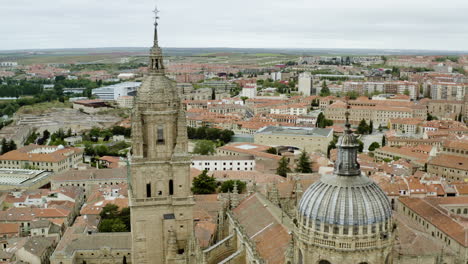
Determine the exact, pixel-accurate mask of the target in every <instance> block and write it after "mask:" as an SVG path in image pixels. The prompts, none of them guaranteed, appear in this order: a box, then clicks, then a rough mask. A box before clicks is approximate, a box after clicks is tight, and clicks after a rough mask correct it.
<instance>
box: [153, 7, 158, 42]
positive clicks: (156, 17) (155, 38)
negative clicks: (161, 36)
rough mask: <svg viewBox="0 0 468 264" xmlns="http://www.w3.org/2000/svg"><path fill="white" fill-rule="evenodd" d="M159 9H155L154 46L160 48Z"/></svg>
mask: <svg viewBox="0 0 468 264" xmlns="http://www.w3.org/2000/svg"><path fill="white" fill-rule="evenodd" d="M159 12H160V11H159V9H158V7H157V6H156V7H154V10H153V13H154V46H158V19H159V15H158V14H159Z"/></svg>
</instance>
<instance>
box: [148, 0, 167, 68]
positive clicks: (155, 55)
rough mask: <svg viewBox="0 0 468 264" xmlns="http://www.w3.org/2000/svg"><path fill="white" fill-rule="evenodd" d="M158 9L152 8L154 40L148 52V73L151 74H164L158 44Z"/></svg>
mask: <svg viewBox="0 0 468 264" xmlns="http://www.w3.org/2000/svg"><path fill="white" fill-rule="evenodd" d="M159 12H160V11H159V9H158V8H157V7H155V8H154V10H153V13H154V40H153V47H152V48H151V51H150V63H149V72H150V73H152V74H164V64H163V56H162V51H161V48H160V47H159V43H158V25H159V23H158V21H159Z"/></svg>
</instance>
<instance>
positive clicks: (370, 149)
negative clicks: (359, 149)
mask: <svg viewBox="0 0 468 264" xmlns="http://www.w3.org/2000/svg"><path fill="white" fill-rule="evenodd" d="M378 148H380V144H379V143H378V142H372V144H370V146H369V151H374V150H376V149H378Z"/></svg>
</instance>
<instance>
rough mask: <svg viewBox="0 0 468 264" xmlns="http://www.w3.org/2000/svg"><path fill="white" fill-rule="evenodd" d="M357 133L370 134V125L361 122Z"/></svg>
mask: <svg viewBox="0 0 468 264" xmlns="http://www.w3.org/2000/svg"><path fill="white" fill-rule="evenodd" d="M357 132H358V133H359V134H367V133H369V125H367V122H366V120H364V119H362V120H361V122H359V126H358V128H357Z"/></svg>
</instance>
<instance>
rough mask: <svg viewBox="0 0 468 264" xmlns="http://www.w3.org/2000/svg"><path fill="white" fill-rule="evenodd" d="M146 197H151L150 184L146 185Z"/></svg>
mask: <svg viewBox="0 0 468 264" xmlns="http://www.w3.org/2000/svg"><path fill="white" fill-rule="evenodd" d="M146 197H151V183H147V184H146Z"/></svg>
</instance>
